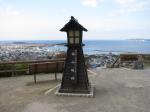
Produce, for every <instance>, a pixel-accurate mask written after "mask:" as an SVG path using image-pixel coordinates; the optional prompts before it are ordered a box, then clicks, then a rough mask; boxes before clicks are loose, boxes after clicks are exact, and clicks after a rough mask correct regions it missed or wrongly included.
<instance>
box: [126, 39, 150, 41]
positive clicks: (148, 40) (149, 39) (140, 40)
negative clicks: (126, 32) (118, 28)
mask: <svg viewBox="0 0 150 112" xmlns="http://www.w3.org/2000/svg"><path fill="white" fill-rule="evenodd" d="M128 40H134V41H150V39H128Z"/></svg>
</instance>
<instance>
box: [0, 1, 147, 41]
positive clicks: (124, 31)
mask: <svg viewBox="0 0 150 112" xmlns="http://www.w3.org/2000/svg"><path fill="white" fill-rule="evenodd" d="M70 16H74V17H75V18H76V19H78V21H79V23H80V24H82V25H83V26H84V27H85V28H87V29H88V32H85V33H84V39H86V40H92V39H94V40H96V39H99V40H109V39H111V40H113V39H114V40H116V39H119V40H121V39H134V38H146V39H150V0H0V40H63V39H66V34H65V33H63V32H60V31H59V29H60V28H62V27H63V25H64V24H65V23H67V22H68V21H69V19H70Z"/></svg>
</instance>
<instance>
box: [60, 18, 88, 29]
mask: <svg viewBox="0 0 150 112" xmlns="http://www.w3.org/2000/svg"><path fill="white" fill-rule="evenodd" d="M68 30H81V31H88V30H87V29H86V28H84V27H83V26H82V25H81V24H79V23H78V20H76V19H75V18H74V17H73V16H71V19H70V21H69V22H68V23H67V24H65V26H64V27H63V28H61V29H60V31H68Z"/></svg>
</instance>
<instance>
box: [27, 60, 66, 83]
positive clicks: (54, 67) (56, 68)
mask: <svg viewBox="0 0 150 112" xmlns="http://www.w3.org/2000/svg"><path fill="white" fill-rule="evenodd" d="M63 67H64V61H56V62H43V63H33V64H29V74H33V75H34V83H36V82H37V81H36V74H39V73H54V74H55V80H57V73H58V72H62V71H63Z"/></svg>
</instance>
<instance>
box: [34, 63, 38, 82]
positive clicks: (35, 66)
mask: <svg viewBox="0 0 150 112" xmlns="http://www.w3.org/2000/svg"><path fill="white" fill-rule="evenodd" d="M36 72H37V65H36V64H34V83H35V84H36Z"/></svg>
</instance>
